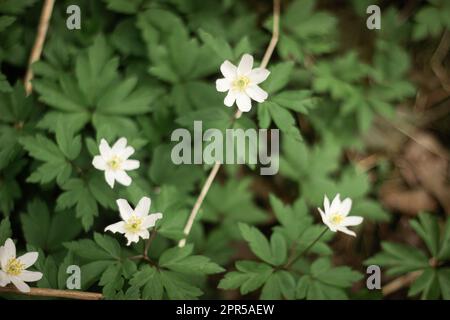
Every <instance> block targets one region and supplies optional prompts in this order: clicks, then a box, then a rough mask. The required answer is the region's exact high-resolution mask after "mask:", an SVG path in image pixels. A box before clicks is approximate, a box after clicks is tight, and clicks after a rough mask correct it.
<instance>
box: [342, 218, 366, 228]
mask: <svg viewBox="0 0 450 320" xmlns="http://www.w3.org/2000/svg"><path fill="white" fill-rule="evenodd" d="M363 220H364V219H363V217H357V216H351V217H345V219H344V221H342V224H341V225H342V226H343V227H351V226H357V225H359V224H361V223H362V222H363Z"/></svg>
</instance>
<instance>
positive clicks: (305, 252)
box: [284, 227, 328, 269]
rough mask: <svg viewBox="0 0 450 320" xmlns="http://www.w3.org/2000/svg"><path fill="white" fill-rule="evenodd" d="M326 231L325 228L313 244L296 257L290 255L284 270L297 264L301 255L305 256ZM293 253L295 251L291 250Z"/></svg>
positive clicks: (326, 228)
mask: <svg viewBox="0 0 450 320" xmlns="http://www.w3.org/2000/svg"><path fill="white" fill-rule="evenodd" d="M327 230H328V227H325V228H324V229H323V231H322V232H321V233H320V234H319V236H318V237H317V238H316V239H315V240H314V241H313V242H311V243H310V245H309V246H307V247H306V248H305V250H303V251H302V252H300V253H299V254H298V255H297V256H296V257H294V255H293V254H292V255H291V257H290V258H289V261H288V262H287V263H286V264H285V265H284V268H285V269H289V268H290V267H291V266H292V265H293V264H294V263H295V262H297V260H298V259H300V258H301V257H302V256H303V255H305V254H307V253H308V251H309V250H310V249H311V248H312V247H313V246H314V245H315V244H316V243H317V241H319V240H320V238H322V237H323V235H324V234H325V233H326V232H327ZM294 248H295V247H294ZM293 253H295V250H293Z"/></svg>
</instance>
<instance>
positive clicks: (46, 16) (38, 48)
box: [24, 0, 55, 95]
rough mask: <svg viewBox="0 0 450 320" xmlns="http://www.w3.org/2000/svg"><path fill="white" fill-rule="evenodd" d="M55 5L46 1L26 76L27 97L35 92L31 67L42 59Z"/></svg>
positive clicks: (53, 0) (49, 0) (52, 0)
mask: <svg viewBox="0 0 450 320" xmlns="http://www.w3.org/2000/svg"><path fill="white" fill-rule="evenodd" d="M54 5H55V0H45V3H44V6H43V7H42V12H41V18H40V20H39V26H38V31H37V35H36V39H35V41H34V45H33V49H32V50H31V54H30V58H29V60H28V68H27V73H26V74H25V79H24V83H25V92H26V94H27V95H29V94H30V93H31V91H32V90H33V86H32V85H31V79H33V70H32V69H31V65H32V64H33V63H34V62H36V61H38V60H39V59H40V58H41V54H42V49H43V47H44V42H45V37H46V36H47V30H48V25H49V23H50V18H51V17H52V12H53V7H54Z"/></svg>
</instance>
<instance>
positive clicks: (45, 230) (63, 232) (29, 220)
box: [20, 199, 81, 251]
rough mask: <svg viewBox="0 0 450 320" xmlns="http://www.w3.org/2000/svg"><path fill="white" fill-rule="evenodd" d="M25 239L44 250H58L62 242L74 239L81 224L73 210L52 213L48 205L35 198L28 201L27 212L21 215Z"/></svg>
mask: <svg viewBox="0 0 450 320" xmlns="http://www.w3.org/2000/svg"><path fill="white" fill-rule="evenodd" d="M20 220H21V222H22V229H23V233H24V236H25V240H26V241H27V243H28V244H30V245H33V246H36V247H39V248H42V249H44V250H50V251H56V250H59V249H61V247H62V243H63V242H66V241H70V240H73V239H74V238H75V237H76V236H77V235H78V234H79V233H80V231H81V225H80V223H79V222H78V220H77V219H76V218H75V216H74V215H73V213H72V212H68V211H61V212H56V213H53V214H50V212H49V210H48V207H47V205H46V204H45V203H44V202H42V201H41V200H38V199H35V200H33V201H32V202H29V203H28V206H27V213H26V214H21V215H20Z"/></svg>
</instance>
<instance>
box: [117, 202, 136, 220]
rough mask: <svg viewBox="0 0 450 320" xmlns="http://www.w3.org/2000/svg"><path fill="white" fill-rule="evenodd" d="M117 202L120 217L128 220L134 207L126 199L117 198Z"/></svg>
mask: <svg viewBox="0 0 450 320" xmlns="http://www.w3.org/2000/svg"><path fill="white" fill-rule="evenodd" d="M116 203H117V207H118V208H119V213H120V217H121V218H122V220H123V221H127V220H128V219H129V218H130V216H131V215H132V214H133V212H134V211H133V208H131V206H130V204H129V203H128V201H127V200H125V199H117V200H116Z"/></svg>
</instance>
